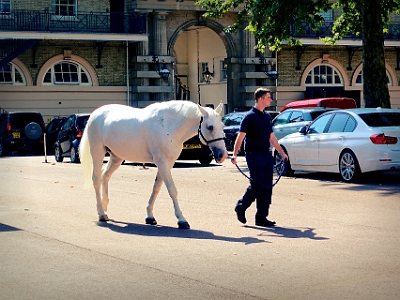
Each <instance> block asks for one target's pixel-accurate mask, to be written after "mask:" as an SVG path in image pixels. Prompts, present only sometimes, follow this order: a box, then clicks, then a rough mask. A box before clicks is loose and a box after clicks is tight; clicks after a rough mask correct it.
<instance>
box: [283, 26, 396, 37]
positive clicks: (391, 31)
mask: <svg viewBox="0 0 400 300" xmlns="http://www.w3.org/2000/svg"><path fill="white" fill-rule="evenodd" d="M332 26H333V21H325V22H324V23H323V24H322V25H321V27H320V28H319V30H317V31H315V30H313V29H311V27H310V26H309V25H308V24H306V23H304V24H303V26H302V27H303V29H304V31H303V33H301V34H294V37H296V38H315V39H318V38H323V37H329V36H332ZM296 29H297V28H296V27H295V26H291V27H290V32H292V33H294V32H296ZM387 29H388V33H386V34H385V36H384V39H385V40H394V41H398V40H400V23H390V24H389V25H388V28H387ZM344 39H345V40H361V39H362V36H361V35H360V36H356V35H355V34H348V35H346V36H345V38H344Z"/></svg>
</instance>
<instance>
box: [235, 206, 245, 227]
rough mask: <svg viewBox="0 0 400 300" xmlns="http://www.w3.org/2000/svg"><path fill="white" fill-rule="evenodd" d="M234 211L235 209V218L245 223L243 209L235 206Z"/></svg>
mask: <svg viewBox="0 0 400 300" xmlns="http://www.w3.org/2000/svg"><path fill="white" fill-rule="evenodd" d="M235 211H236V215H237V219H238V220H239V222H241V223H243V224H246V222H247V220H246V214H245V210H244V209H243V208H241V207H240V206H236V207H235Z"/></svg>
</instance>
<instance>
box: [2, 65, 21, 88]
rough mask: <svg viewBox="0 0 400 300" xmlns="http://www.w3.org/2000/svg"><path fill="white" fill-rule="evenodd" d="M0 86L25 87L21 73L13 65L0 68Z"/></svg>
mask: <svg viewBox="0 0 400 300" xmlns="http://www.w3.org/2000/svg"><path fill="white" fill-rule="evenodd" d="M0 85H26V80H25V77H24V76H23V72H22V71H21V70H20V69H19V68H18V67H17V66H16V65H15V64H13V63H8V64H7V65H5V66H3V67H1V68H0Z"/></svg>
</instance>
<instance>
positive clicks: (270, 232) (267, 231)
mask: <svg viewBox="0 0 400 300" xmlns="http://www.w3.org/2000/svg"><path fill="white" fill-rule="evenodd" d="M245 227H248V228H253V229H259V230H262V231H263V233H261V234H260V235H259V236H274V237H283V238H290V239H299V238H308V239H310V240H318V241H324V240H328V239H329V238H327V237H322V236H317V234H316V233H315V232H314V230H315V229H314V228H309V227H307V228H305V229H304V230H303V229H297V228H287V227H279V226H274V227H257V226H248V225H246V226H245Z"/></svg>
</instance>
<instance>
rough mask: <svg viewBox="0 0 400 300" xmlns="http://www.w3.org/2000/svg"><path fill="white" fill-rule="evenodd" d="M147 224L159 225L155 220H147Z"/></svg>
mask: <svg viewBox="0 0 400 300" xmlns="http://www.w3.org/2000/svg"><path fill="white" fill-rule="evenodd" d="M146 224H149V225H157V221H156V219H154V218H146Z"/></svg>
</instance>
